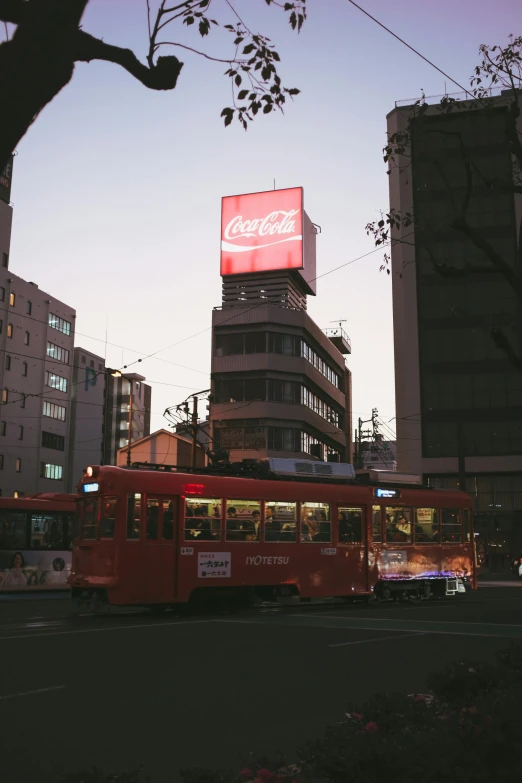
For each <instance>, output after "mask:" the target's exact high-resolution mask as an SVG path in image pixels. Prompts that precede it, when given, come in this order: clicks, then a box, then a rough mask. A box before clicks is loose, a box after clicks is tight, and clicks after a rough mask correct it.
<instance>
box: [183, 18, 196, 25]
mask: <svg viewBox="0 0 522 783" xmlns="http://www.w3.org/2000/svg"><path fill="white" fill-rule="evenodd" d="M183 24H186V25H189V24H194V17H193V16H187V17H185V19H184V20H183Z"/></svg>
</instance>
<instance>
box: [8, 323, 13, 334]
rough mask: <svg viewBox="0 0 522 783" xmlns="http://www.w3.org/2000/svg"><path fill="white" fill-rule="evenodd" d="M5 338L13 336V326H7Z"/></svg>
mask: <svg viewBox="0 0 522 783" xmlns="http://www.w3.org/2000/svg"><path fill="white" fill-rule="evenodd" d="M7 336H8V337H12V336H13V324H7Z"/></svg>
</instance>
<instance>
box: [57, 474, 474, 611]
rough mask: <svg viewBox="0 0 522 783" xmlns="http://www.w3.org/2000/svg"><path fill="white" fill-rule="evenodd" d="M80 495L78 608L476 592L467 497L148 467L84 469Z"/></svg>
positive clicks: (74, 583) (74, 582)
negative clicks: (215, 597) (224, 598)
mask: <svg viewBox="0 0 522 783" xmlns="http://www.w3.org/2000/svg"><path fill="white" fill-rule="evenodd" d="M283 461H286V460H278V462H283ZM298 464H300V465H304V464H305V463H304V461H302V462H301V463H298ZM310 464H312V465H314V464H320V465H322V466H324V469H323V470H324V472H325V473H326V472H327V468H328V467H329V464H328V463H310ZM163 467H164V466H163ZM335 467H336V468H338V467H339V466H337V465H336V466H335ZM78 491H79V498H78V508H77V517H76V523H75V530H74V536H73V559H72V571H71V576H70V579H69V582H70V584H71V587H72V595H73V597H75V598H78V599H80V601H85V602H90V601H93V603H94V604H109V605H141V606H143V605H146V606H156V607H167V606H170V605H174V604H179V603H187V602H190V601H192V600H195V599H196V598H197V597H201V595H202V594H207V595H209V594H210V593H211V592H212V591H214V592H215V591H219V592H221V594H224V592H225V591H226V592H228V593H229V594H231V595H234V594H243V595H246V594H249V595H250V596H253V597H254V598H255V599H256V600H261V601H263V600H271V599H275V600H280V599H281V598H283V597H285V596H286V597H288V596H293V597H296V598H297V597H299V598H301V599H308V600H310V599H312V598H320V597H345V598H353V597H354V596H367V597H371V598H373V599H389V598H393V597H402V596H405V595H409V596H410V595H413V596H416V597H419V598H429V597H431V596H435V595H450V594H456V593H457V592H465V591H466V589H467V588H471V589H474V588H475V587H476V583H475V557H474V543H473V524H472V507H471V498H470V497H469V495H467V494H465V493H464V492H460V491H449V490H435V489H430V488H427V487H412V486H405V485H403V486H391V485H387V486H385V487H382V486H378V485H373V484H367V485H364V484H362V483H360V479H355V476H354V480H353V481H351V482H348V481H342V482H339V481H337V482H336V481H335V479H332V480H329V479H328V478H327V477H325V476H323V477H315V478H314V477H313V476H312V477H308V476H306V477H305V478H304V479H299V480H292V479H289V478H287V477H286V476H278V475H276V474H272V475H271V476H269V477H268V478H261V479H260V478H248V477H245V478H241V477H235V476H226V475H212V474H211V473H204V472H198V473H190V472H185V473H183V472H168V471H165V470H153V469H152V468H151V466H144V468H143V469H142V468H140V467H138V468H132V467H131V468H122V467H111V466H101V467H90V468H88V469H87V473H86V475H85V476H84V477H83V478H82V479H81V481H80V483H79V485H78Z"/></svg>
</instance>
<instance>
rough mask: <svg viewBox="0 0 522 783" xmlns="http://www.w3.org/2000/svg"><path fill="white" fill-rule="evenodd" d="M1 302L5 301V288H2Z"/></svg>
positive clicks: (0, 291)
mask: <svg viewBox="0 0 522 783" xmlns="http://www.w3.org/2000/svg"><path fill="white" fill-rule="evenodd" d="M0 302H5V288H3V287H2V288H0Z"/></svg>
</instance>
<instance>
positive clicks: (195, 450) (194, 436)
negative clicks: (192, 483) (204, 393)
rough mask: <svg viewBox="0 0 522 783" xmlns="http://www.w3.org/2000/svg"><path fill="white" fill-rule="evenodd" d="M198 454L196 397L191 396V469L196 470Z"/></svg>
mask: <svg viewBox="0 0 522 783" xmlns="http://www.w3.org/2000/svg"><path fill="white" fill-rule="evenodd" d="M197 454H198V397H197V395H196V394H194V396H193V397H192V470H196V462H197Z"/></svg>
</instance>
